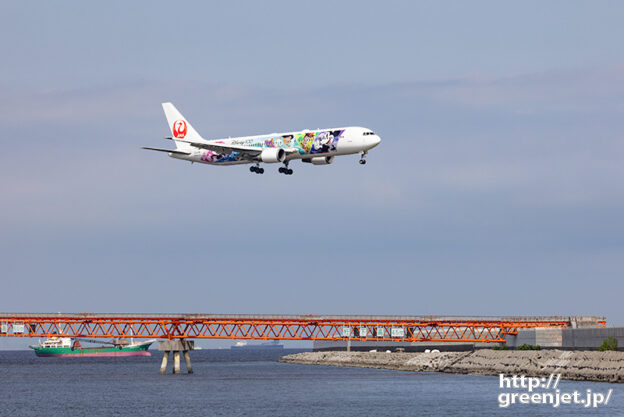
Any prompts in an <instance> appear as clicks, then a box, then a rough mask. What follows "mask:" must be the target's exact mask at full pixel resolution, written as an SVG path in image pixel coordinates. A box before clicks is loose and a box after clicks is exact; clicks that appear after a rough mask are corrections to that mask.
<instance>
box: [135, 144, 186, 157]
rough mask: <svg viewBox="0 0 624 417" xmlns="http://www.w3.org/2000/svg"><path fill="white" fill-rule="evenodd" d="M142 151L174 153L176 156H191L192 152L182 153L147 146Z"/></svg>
mask: <svg viewBox="0 0 624 417" xmlns="http://www.w3.org/2000/svg"><path fill="white" fill-rule="evenodd" d="M141 149H149V150H150V151H158V152H167V153H174V154H176V155H190V154H191V153H190V152H182V151H176V150H175V149H173V150H172V149H161V148H148V147H147V146H143V147H142V148H141Z"/></svg>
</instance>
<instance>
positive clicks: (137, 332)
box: [0, 313, 606, 343]
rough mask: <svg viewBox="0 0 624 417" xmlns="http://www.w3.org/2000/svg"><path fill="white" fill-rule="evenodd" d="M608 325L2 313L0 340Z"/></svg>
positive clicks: (486, 333) (438, 338)
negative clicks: (10, 338) (53, 337)
mask: <svg viewBox="0 0 624 417" xmlns="http://www.w3.org/2000/svg"><path fill="white" fill-rule="evenodd" d="M577 323H582V325H583V327H605V326H606V320H605V318H604V317H595V316H583V317H575V316H548V317H451V316H331V315H330V316H324V315H212V314H105V313H79V314H69V313H0V337H52V336H57V337H88V338H130V337H134V338H159V339H170V340H171V339H259V340H361V341H396V342H422V341H434V342H492V343H501V342H505V336H506V335H515V334H517V332H518V329H526V328H535V327H542V328H543V327H546V328H548V327H550V328H562V327H568V326H576V324H577Z"/></svg>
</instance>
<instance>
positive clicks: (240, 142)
mask: <svg viewBox="0 0 624 417" xmlns="http://www.w3.org/2000/svg"><path fill="white" fill-rule="evenodd" d="M206 142H207V143H210V144H215V145H222V146H233V147H237V146H238V147H245V148H255V149H258V150H265V149H273V148H274V149H284V151H286V154H285V155H286V156H285V160H286V161H289V160H293V159H303V160H306V161H308V160H317V159H319V158H331V157H334V156H338V155H349V154H357V153H366V152H367V151H368V150H370V149H372V148H374V147H375V146H377V145H378V144H379V143H380V142H381V139H380V138H379V136H378V135H376V134H375V133H373V132H372V131H371V130H370V129H366V128H363V127H343V128H332V129H318V130H302V131H298V132H287V133H272V134H269V135H258V136H241V137H235V138H228V139H217V140H210V141H206ZM189 153H190V154H189V155H185V154H180V153H170V154H169V156H171V157H172V158H176V159H183V160H187V161H191V162H199V163H204V164H211V165H235V164H248V163H254V161H250V160H249V159H247V158H243V157H241V153H240V152H235V151H233V152H229V153H219V152H215V151H212V150H207V149H200V148H192V149H189ZM260 162H277V161H260Z"/></svg>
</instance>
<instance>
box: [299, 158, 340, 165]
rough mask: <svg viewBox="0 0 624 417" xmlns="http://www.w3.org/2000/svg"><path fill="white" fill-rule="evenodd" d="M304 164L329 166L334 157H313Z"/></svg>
mask: <svg viewBox="0 0 624 417" xmlns="http://www.w3.org/2000/svg"><path fill="white" fill-rule="evenodd" d="M304 161H305V160H304ZM306 162H310V163H311V164H312V165H329V164H331V163H332V162H334V157H333V156H315V157H314V158H310V159H309V160H308V161H306Z"/></svg>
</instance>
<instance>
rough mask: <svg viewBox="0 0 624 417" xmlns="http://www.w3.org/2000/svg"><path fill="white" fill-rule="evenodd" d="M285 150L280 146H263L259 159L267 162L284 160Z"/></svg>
mask: <svg viewBox="0 0 624 417" xmlns="http://www.w3.org/2000/svg"><path fill="white" fill-rule="evenodd" d="M284 159H286V152H285V151H284V150H283V149H281V148H264V149H263V150H262V153H261V154H260V160H261V161H262V162H266V163H268V164H271V163H274V162H284Z"/></svg>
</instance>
